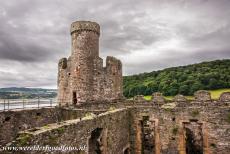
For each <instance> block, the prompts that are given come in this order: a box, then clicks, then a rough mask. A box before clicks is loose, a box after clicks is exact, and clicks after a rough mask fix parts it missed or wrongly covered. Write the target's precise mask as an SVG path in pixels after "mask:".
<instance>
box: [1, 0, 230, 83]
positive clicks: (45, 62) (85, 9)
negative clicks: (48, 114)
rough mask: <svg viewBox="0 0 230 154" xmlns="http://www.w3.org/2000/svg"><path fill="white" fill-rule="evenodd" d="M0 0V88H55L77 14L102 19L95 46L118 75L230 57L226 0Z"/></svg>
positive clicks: (229, 13)
mask: <svg viewBox="0 0 230 154" xmlns="http://www.w3.org/2000/svg"><path fill="white" fill-rule="evenodd" d="M0 1H1V6H0V65H1V66H2V68H0V74H1V75H0V80H1V82H0V87H4V86H14V85H17V86H30V87H39V86H43V87H45V86H47V87H48V86H52V87H55V86H56V74H57V68H56V66H57V61H58V59H59V58H61V57H64V56H68V55H69V54H70V49H71V47H70V44H71V43H70V34H69V26H70V24H71V22H73V21H75V20H92V21H96V22H98V23H99V24H100V25H101V37H100V53H101V55H102V57H105V56H107V55H113V56H116V57H118V58H121V59H122V60H123V65H124V74H134V73H141V72H146V71H152V70H157V69H162V68H165V67H171V66H178V65H184V64H191V63H194V62H200V61H203V60H214V59H222V58H230V55H229V48H230V45H229V43H228V42H229V39H230V31H229V29H230V20H229V16H230V1H229V0H218V1H217V0H173V1H172V0H164V1H162V0H145V1H140V0H126V1H123V0H113V1H107V0H97V1H93V0H75V1H61V0H49V1H47V0H34V1H30V0H20V1H18V0H7V1H4V0H0ZM172 40H175V41H178V40H179V41H178V42H179V43H178V44H170V41H172ZM162 44H163V45H162ZM130 57H132V58H130ZM6 70H10V71H6ZM7 73H8V74H7ZM15 73H16V74H15Z"/></svg>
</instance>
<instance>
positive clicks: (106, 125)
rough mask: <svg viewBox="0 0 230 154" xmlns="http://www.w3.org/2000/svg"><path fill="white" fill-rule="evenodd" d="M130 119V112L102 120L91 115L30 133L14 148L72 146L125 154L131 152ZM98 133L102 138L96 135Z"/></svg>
mask: <svg viewBox="0 0 230 154" xmlns="http://www.w3.org/2000/svg"><path fill="white" fill-rule="evenodd" d="M129 119H130V113H129V111H128V110H126V109H118V110H113V111H108V112H106V113H102V114H100V115H98V116H93V115H89V116H86V117H85V118H82V119H75V120H69V121H65V122H63V123H59V124H51V125H48V126H46V127H41V128H39V129H37V130H28V131H26V132H24V133H21V134H20V136H19V137H18V138H17V139H16V141H15V142H14V143H13V145H14V146H22V145H23V146H26V145H36V144H38V143H39V145H40V146H46V145H50V146H62V145H67V146H68V145H71V146H72V147H86V151H87V152H88V153H94V152H95V150H97V151H99V150H100V153H111V154H112V153H117V154H122V153H123V152H124V150H125V149H126V148H129V129H130V128H129ZM97 131H98V132H97ZM95 132H96V133H99V134H98V135H96V134H95ZM97 142H100V143H97ZM86 151H75V153H86ZM25 153H30V154H32V153H36V152H34V151H29V152H25ZM40 153H45V152H40Z"/></svg>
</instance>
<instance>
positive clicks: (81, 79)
mask: <svg viewBox="0 0 230 154" xmlns="http://www.w3.org/2000/svg"><path fill="white" fill-rule="evenodd" d="M99 35H100V26H99V25H98V24H97V23H95V22H88V21H79V22H74V23H72V25H71V37H72V52H71V56H70V57H69V58H68V59H66V58H62V59H61V60H60V61H59V67H58V101H59V102H60V105H72V104H78V105H79V104H81V103H85V102H96V101H111V100H117V99H120V98H122V96H123V91H122V64H121V62H120V60H118V59H116V58H114V57H107V58H106V67H103V60H102V59H101V58H100V57H99Z"/></svg>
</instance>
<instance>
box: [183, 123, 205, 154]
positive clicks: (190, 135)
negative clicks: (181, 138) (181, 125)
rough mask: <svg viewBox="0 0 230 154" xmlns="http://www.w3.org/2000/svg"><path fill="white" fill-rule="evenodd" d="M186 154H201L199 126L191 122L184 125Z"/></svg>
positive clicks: (201, 139) (200, 128)
mask: <svg viewBox="0 0 230 154" xmlns="http://www.w3.org/2000/svg"><path fill="white" fill-rule="evenodd" d="M185 142H186V154H203V135H202V127H201V124H199V123H197V122H191V123H189V124H186V125H185Z"/></svg>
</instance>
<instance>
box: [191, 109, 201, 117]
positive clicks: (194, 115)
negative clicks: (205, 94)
mask: <svg viewBox="0 0 230 154" xmlns="http://www.w3.org/2000/svg"><path fill="white" fill-rule="evenodd" d="M199 114H200V112H199V111H198V110H193V111H192V112H191V116H192V117H196V116H198V115H199Z"/></svg>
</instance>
